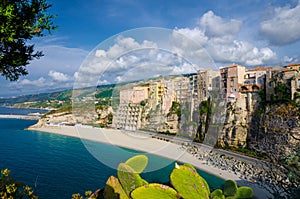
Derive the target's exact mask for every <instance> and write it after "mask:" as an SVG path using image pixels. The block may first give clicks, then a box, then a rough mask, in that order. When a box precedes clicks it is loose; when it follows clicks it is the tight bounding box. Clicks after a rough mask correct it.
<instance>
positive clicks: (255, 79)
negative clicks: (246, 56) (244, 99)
mask: <svg viewBox="0 0 300 199" xmlns="http://www.w3.org/2000/svg"><path fill="white" fill-rule="evenodd" d="M268 69H269V68H262V67H257V68H254V69H249V70H246V72H245V75H244V82H243V84H241V85H240V88H239V90H240V92H242V93H244V92H256V91H259V90H262V89H264V87H265V79H266V73H267V70H268Z"/></svg>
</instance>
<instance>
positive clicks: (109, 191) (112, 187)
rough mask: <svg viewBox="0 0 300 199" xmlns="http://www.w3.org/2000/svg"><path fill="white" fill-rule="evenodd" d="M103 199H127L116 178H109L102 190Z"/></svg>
mask: <svg viewBox="0 0 300 199" xmlns="http://www.w3.org/2000/svg"><path fill="white" fill-rule="evenodd" d="M104 198H112V199H113V198H116V199H117V198H120V199H129V197H128V196H127V194H126V193H125V191H124V189H123V188H122V185H121V184H120V182H119V180H118V178H116V177H114V176H110V177H109V178H108V180H107V182H106V186H105V189H104Z"/></svg>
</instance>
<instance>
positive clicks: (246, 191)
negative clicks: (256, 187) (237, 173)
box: [235, 186, 254, 199]
mask: <svg viewBox="0 0 300 199" xmlns="http://www.w3.org/2000/svg"><path fill="white" fill-rule="evenodd" d="M253 195H254V193H253V189H252V188H251V187H247V186H241V187H239V188H238V189H237V192H236V195H235V197H236V199H246V198H253Z"/></svg>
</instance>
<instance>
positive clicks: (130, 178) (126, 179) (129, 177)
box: [118, 163, 148, 196]
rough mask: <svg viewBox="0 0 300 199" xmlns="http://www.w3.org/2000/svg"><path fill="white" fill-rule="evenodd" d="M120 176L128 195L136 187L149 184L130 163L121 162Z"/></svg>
mask: <svg viewBox="0 0 300 199" xmlns="http://www.w3.org/2000/svg"><path fill="white" fill-rule="evenodd" d="M118 178H119V180H120V183H121V185H122V187H123V189H124V191H125V192H126V194H127V195H128V196H129V195H130V192H131V191H133V190H134V189H136V188H138V187H140V186H143V185H145V184H148V183H147V182H146V181H145V180H144V179H142V178H141V176H140V175H139V174H138V173H136V172H135V171H134V170H133V169H132V168H131V167H130V166H129V165H127V164H125V163H120V164H119V167H118Z"/></svg>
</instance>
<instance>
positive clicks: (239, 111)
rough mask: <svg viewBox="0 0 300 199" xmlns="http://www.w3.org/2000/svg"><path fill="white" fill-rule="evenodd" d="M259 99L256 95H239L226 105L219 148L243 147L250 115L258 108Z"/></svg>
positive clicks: (249, 125) (250, 119)
mask: <svg viewBox="0 0 300 199" xmlns="http://www.w3.org/2000/svg"><path fill="white" fill-rule="evenodd" d="M259 102H260V97H259V95H258V94H257V93H246V94H241V97H240V98H238V99H236V101H234V102H229V103H227V109H226V113H225V120H224V126H223V129H222V131H221V134H220V136H219V140H218V144H219V145H220V146H232V147H245V146H246V145H247V136H248V133H249V128H250V127H251V126H252V124H251V121H252V115H253V113H254V112H255V110H256V109H257V108H258V104H259Z"/></svg>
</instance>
